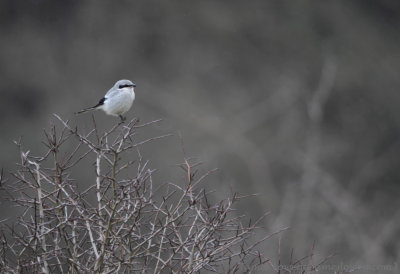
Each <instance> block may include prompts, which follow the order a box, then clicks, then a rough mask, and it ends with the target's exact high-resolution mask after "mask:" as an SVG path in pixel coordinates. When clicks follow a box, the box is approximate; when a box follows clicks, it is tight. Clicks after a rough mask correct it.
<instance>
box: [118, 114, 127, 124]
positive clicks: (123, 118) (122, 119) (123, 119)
mask: <svg viewBox="0 0 400 274" xmlns="http://www.w3.org/2000/svg"><path fill="white" fill-rule="evenodd" d="M119 119H121V121H120V122H119V123H120V124H122V123H124V122H125V120H126V117H124V116H122V115H119Z"/></svg>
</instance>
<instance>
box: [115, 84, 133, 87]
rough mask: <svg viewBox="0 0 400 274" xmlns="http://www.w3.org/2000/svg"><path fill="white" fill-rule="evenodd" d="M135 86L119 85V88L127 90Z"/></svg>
mask: <svg viewBox="0 0 400 274" xmlns="http://www.w3.org/2000/svg"><path fill="white" fill-rule="evenodd" d="M134 86H135V85H130V84H126V85H119V87H118V88H127V87H134Z"/></svg>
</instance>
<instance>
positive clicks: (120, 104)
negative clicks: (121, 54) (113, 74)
mask: <svg viewBox="0 0 400 274" xmlns="http://www.w3.org/2000/svg"><path fill="white" fill-rule="evenodd" d="M135 87H136V84H135V83H133V82H132V81H130V80H125V79H123V80H119V81H117V82H116V83H115V84H114V86H113V87H112V88H111V89H110V90H109V91H108V92H107V93H106V95H104V97H103V98H101V99H100V101H99V102H98V103H97V104H96V105H95V106H93V107H89V108H85V109H82V110H81V111H78V112H76V114H81V113H85V112H88V111H92V110H97V109H101V110H103V111H104V112H105V113H106V114H107V115H112V116H118V117H119V118H120V119H121V123H123V122H124V121H125V120H126V117H124V116H122V115H123V114H124V113H125V112H127V111H128V110H129V109H130V108H131V107H132V104H133V101H134V100H135Z"/></svg>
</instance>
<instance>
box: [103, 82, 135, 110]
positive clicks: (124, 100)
mask: <svg viewBox="0 0 400 274" xmlns="http://www.w3.org/2000/svg"><path fill="white" fill-rule="evenodd" d="M134 100H135V92H134V90H133V88H124V89H122V90H120V91H119V92H117V93H113V94H112V95H110V96H109V97H106V100H105V102H104V105H103V110H104V111H105V112H106V113H107V114H108V115H114V116H118V115H122V114H124V113H125V112H127V111H128V110H129V109H130V108H131V107H132V104H133V101H134Z"/></svg>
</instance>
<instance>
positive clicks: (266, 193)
mask: <svg viewBox="0 0 400 274" xmlns="http://www.w3.org/2000/svg"><path fill="white" fill-rule="evenodd" d="M0 32H1V38H0V41H1V43H0V92H1V100H0V104H1V105H0V126H1V135H0V149H1V156H0V166H2V167H4V168H5V169H6V170H12V169H13V168H14V163H15V162H17V161H18V153H17V149H16V147H15V146H14V145H13V144H12V140H15V139H18V137H19V136H23V143H24V146H25V147H26V148H27V149H28V148H31V149H33V150H35V149H36V150H40V148H39V146H40V145H39V143H40V140H41V139H42V137H43V134H42V128H48V127H49V125H50V123H53V122H54V118H53V117H52V113H57V114H59V115H61V116H62V117H63V118H65V119H70V120H71V123H74V124H78V125H79V126H80V127H81V128H83V129H85V128H90V126H91V124H90V121H91V116H90V115H83V116H79V117H75V116H74V115H73V112H75V111H77V110H79V109H81V108H83V107H87V106H91V105H93V104H95V103H97V102H98V100H99V99H100V98H101V97H102V96H103V95H104V93H105V92H106V91H107V90H108V89H109V88H110V87H111V86H112V85H113V84H114V82H115V81H116V80H118V79H121V78H127V79H130V80H132V81H134V82H135V83H136V84H137V88H136V96H137V97H136V98H137V99H136V101H135V104H134V108H133V109H132V110H131V111H130V112H129V113H128V118H132V117H139V118H140V119H141V121H143V122H146V121H150V120H154V119H158V118H162V119H164V122H163V123H162V124H161V125H158V126H156V125H155V126H152V127H151V128H150V129H149V132H148V133H147V134H149V136H150V135H160V134H165V133H174V134H175V135H178V133H179V132H180V133H181V134H182V136H183V139H184V142H185V147H186V150H187V154H188V156H195V157H198V158H199V159H200V160H201V161H203V162H204V163H205V165H204V166H203V167H202V169H204V170H207V169H211V168H214V167H218V168H219V169H220V170H219V171H218V173H217V174H216V175H214V177H213V178H212V179H210V181H209V183H208V185H207V188H209V189H215V190H216V192H215V194H214V195H215V199H221V198H223V197H226V196H227V195H228V193H229V192H230V191H231V189H232V190H233V191H238V192H240V193H242V194H251V193H258V194H259V195H258V196H257V197H255V198H251V199H249V200H247V201H245V202H242V203H240V204H239V206H240V208H239V211H241V212H244V213H246V214H247V215H248V216H251V217H257V216H259V215H260V214H262V213H263V212H265V211H270V212H271V214H270V216H269V217H268V219H267V221H266V223H265V225H266V227H267V228H266V230H267V232H272V231H275V230H277V229H279V228H282V227H286V226H289V227H290V230H288V231H287V232H285V233H284V234H282V236H281V245H282V247H281V253H282V254H290V252H291V250H292V249H293V250H294V253H295V255H296V257H301V255H304V254H306V253H307V252H309V250H310V248H311V246H312V245H313V243H314V242H315V250H316V252H317V253H318V254H320V255H321V256H322V257H324V256H328V255H330V254H331V253H334V252H336V253H337V254H338V255H337V256H336V257H334V258H333V259H331V262H344V263H347V264H350V265H351V264H367V263H368V264H377V265H380V264H394V263H395V262H396V261H397V262H398V261H399V254H400V241H399V235H400V234H399V233H400V211H399V205H400V200H399V199H398V197H399V196H400V184H399V179H400V168H399V163H400V161H399V160H400V142H399V135H400V108H399V102H400V93H399V88H400V73H399V72H400V2H399V1H391V0H380V1H374V0H362V1H361V0H360V1H349V0H335V1H317V0H314V1H291V0H269V1H210V0H203V1H177V0H174V1H152V0H150V1H149V0H148V1H64V2H56V1H40V0H36V1H33V0H32V1H12V0H3V1H1V2H0ZM95 117H96V119H97V121H98V122H99V127H100V128H102V129H106V128H107V127H109V126H111V125H113V124H114V123H115V121H116V120H115V118H113V117H109V116H105V115H104V114H103V113H100V112H96V113H95ZM144 156H145V157H146V158H147V159H149V160H150V161H151V163H152V165H153V166H154V167H156V168H159V169H160V174H162V176H161V175H160V176H159V182H160V183H163V180H164V181H168V180H171V178H179V176H178V175H176V174H174V172H175V171H177V172H178V169H177V168H176V166H175V164H176V163H179V162H181V161H182V157H183V156H182V151H181V147H180V141H179V138H178V137H173V138H169V139H168V140H165V141H161V142H158V143H157V145H154V146H146V150H145V155H144ZM88 176H90V174H89V175H88ZM265 248H266V249H268V248H269V249H270V250H266V253H268V254H269V255H270V256H271V257H272V258H276V257H277V250H278V243H277V241H274V240H272V241H270V242H269V245H267V247H265Z"/></svg>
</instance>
